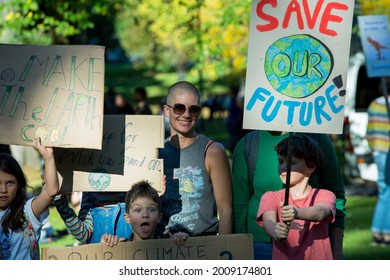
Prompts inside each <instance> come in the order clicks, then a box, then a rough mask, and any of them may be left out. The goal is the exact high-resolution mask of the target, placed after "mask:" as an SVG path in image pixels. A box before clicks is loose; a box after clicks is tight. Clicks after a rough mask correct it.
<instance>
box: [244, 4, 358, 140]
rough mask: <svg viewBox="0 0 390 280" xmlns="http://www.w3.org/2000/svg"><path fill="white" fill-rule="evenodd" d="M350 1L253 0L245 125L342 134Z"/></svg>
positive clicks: (351, 13)
mask: <svg viewBox="0 0 390 280" xmlns="http://www.w3.org/2000/svg"><path fill="white" fill-rule="evenodd" d="M353 11H354V1H350V0H343V1H337V2H335V1H330V0H321V1H309V0H300V1H298V0H297V1H283V0H274V1H267V0H260V1H259V0H257V1H255V0H254V1H252V7H251V22H250V36H249V47H248V63H247V76H246V85H245V108H244V109H245V110H244V123H243V127H244V128H245V129H263V130H277V131H290V132H293V131H294V132H298V131H300V132H320V133H335V134H339V133H342V127H343V120H344V102H345V94H346V91H345V85H346V79H347V71H348V57H349V50H350V39H351V29H352V18H353Z"/></svg>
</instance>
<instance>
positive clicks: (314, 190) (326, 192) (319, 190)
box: [311, 188, 336, 197]
mask: <svg viewBox="0 0 390 280" xmlns="http://www.w3.org/2000/svg"><path fill="white" fill-rule="evenodd" d="M311 192H312V193H313V194H315V193H317V194H318V195H321V196H325V195H326V196H334V197H336V195H335V194H334V193H333V192H332V191H330V190H328V189H322V188H312V191H311Z"/></svg>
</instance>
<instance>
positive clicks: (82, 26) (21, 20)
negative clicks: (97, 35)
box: [0, 0, 122, 44]
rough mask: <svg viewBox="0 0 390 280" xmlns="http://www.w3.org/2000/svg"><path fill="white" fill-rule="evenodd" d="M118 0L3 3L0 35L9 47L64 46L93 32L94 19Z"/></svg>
mask: <svg viewBox="0 0 390 280" xmlns="http://www.w3.org/2000/svg"><path fill="white" fill-rule="evenodd" d="M121 5H122V0H67V1H61V0H4V1H2V2H1V3H0V14H2V15H3V20H2V21H1V23H0V31H1V35H2V37H3V38H5V40H6V41H7V42H9V43H33V44H34V43H35V44H67V43H69V42H70V41H69V39H70V38H71V37H73V36H76V35H78V34H80V33H81V32H82V31H84V30H86V29H88V28H93V27H94V24H93V22H92V20H91V19H92V17H93V16H94V15H102V16H104V15H109V14H110V13H112V12H115V11H116V10H117V9H118V8H120V7H121Z"/></svg>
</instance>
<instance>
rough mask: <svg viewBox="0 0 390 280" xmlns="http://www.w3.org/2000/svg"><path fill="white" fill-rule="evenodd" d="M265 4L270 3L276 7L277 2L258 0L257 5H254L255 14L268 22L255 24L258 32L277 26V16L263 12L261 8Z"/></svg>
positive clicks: (275, 0) (274, 0)
mask: <svg viewBox="0 0 390 280" xmlns="http://www.w3.org/2000/svg"><path fill="white" fill-rule="evenodd" d="M265 5H271V6H272V7H273V8H276V6H277V5H278V2H277V0H263V1H259V3H258V4H257V7H256V13H257V16H258V17H259V18H261V19H263V20H265V21H268V22H269V23H268V24H264V25H262V24H258V25H256V29H257V30H259V31H260V32H263V31H271V30H273V29H275V28H276V27H278V24H279V22H278V19H277V18H275V17H273V16H271V15H268V14H266V13H264V12H263V8H264V6H265Z"/></svg>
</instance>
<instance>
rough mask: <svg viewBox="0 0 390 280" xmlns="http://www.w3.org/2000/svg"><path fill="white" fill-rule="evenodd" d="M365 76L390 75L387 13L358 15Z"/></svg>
mask: <svg viewBox="0 0 390 280" xmlns="http://www.w3.org/2000/svg"><path fill="white" fill-rule="evenodd" d="M358 21H359V30H360V39H361V42H362V47H363V51H364V56H365V58H366V68H367V76H369V77H385V76H390V32H389V20H388V16H387V15H371V16H359V17H358Z"/></svg>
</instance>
